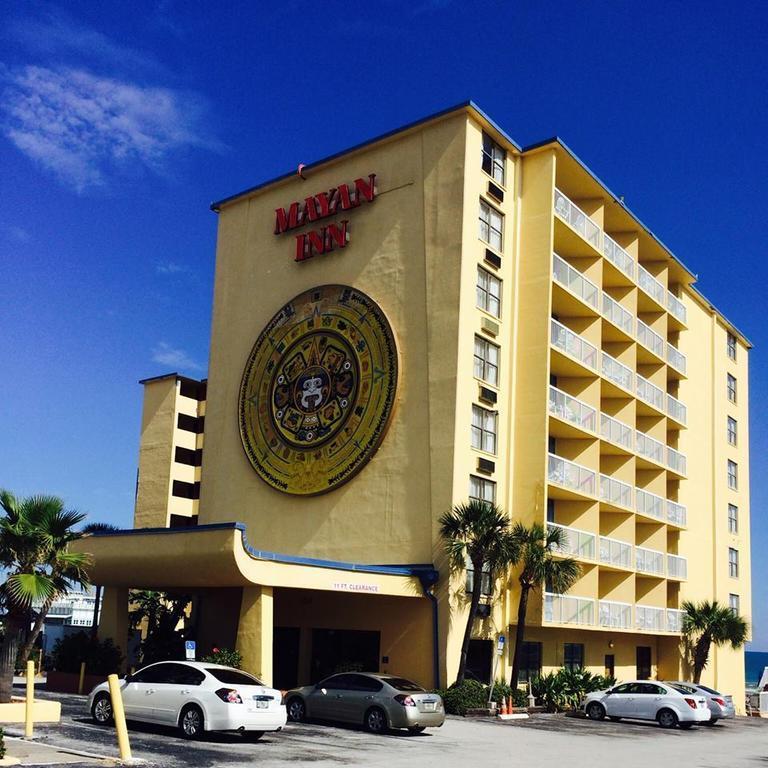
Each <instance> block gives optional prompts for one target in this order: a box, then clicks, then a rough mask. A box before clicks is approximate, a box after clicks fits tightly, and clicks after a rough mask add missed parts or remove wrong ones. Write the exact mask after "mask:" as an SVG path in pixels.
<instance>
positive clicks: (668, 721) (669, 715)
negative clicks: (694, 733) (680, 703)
mask: <svg viewBox="0 0 768 768" xmlns="http://www.w3.org/2000/svg"><path fill="white" fill-rule="evenodd" d="M656 720H657V721H658V723H659V725H660V726H661V727H662V728H674V727H675V726H676V725H677V723H678V719H677V715H676V714H675V713H674V712H673V711H672V710H671V709H662V710H661V712H659V713H658V714H657V715H656Z"/></svg>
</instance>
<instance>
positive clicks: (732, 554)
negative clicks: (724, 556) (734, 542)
mask: <svg viewBox="0 0 768 768" xmlns="http://www.w3.org/2000/svg"><path fill="white" fill-rule="evenodd" d="M728 575H729V576H730V577H731V578H732V579H738V578H739V550H738V549H734V548H733V547H728Z"/></svg>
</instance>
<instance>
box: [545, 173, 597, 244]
mask: <svg viewBox="0 0 768 768" xmlns="http://www.w3.org/2000/svg"><path fill="white" fill-rule="evenodd" d="M555 213H556V214H557V215H558V216H559V217H560V218H561V219H562V220H563V221H564V222H565V223H566V224H568V226H570V227H571V229H573V230H575V231H576V232H578V233H579V234H580V235H581V236H582V237H583V238H584V239H585V240H586V241H587V242H588V243H589V244H590V245H591V246H592V247H593V248H594V249H595V250H596V251H599V250H600V241H601V237H600V235H601V234H602V233H601V231H600V227H598V226H597V224H595V222H594V221H592V219H590V218H589V216H587V214H586V213H584V211H582V210H581V208H579V206H578V205H576V204H575V203H573V202H571V200H570V199H569V198H568V197H567V196H566V195H564V194H563V193H562V192H561V191H560V190H559V189H557V188H555Z"/></svg>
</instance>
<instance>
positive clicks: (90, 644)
mask: <svg viewBox="0 0 768 768" xmlns="http://www.w3.org/2000/svg"><path fill="white" fill-rule="evenodd" d="M51 659H52V664H53V669H55V670H56V671H57V672H80V664H81V662H83V661H84V662H85V670H86V672H87V673H88V674H91V675H110V674H112V673H113V672H117V670H118V669H119V668H120V664H121V662H122V660H123V654H122V653H121V652H120V649H119V648H118V647H117V646H116V645H115V644H114V643H113V642H112V640H110V639H107V640H104V641H103V642H101V641H99V640H98V638H91V636H90V635H89V634H87V633H85V632H77V633H75V634H73V635H67V636H66V637H64V638H62V639H61V640H57V641H56V643H55V645H54V646H53V653H52V656H51Z"/></svg>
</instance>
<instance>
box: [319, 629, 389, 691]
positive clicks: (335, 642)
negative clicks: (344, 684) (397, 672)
mask: <svg viewBox="0 0 768 768" xmlns="http://www.w3.org/2000/svg"><path fill="white" fill-rule="evenodd" d="M380 645H381V633H380V632H374V631H367V630H359V629H313V630H312V662H311V665H310V677H311V680H310V682H311V683H317V682H318V681H320V680H322V679H323V678H324V677H328V675H332V674H334V672H348V671H354V672H378V671H379V648H380Z"/></svg>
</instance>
